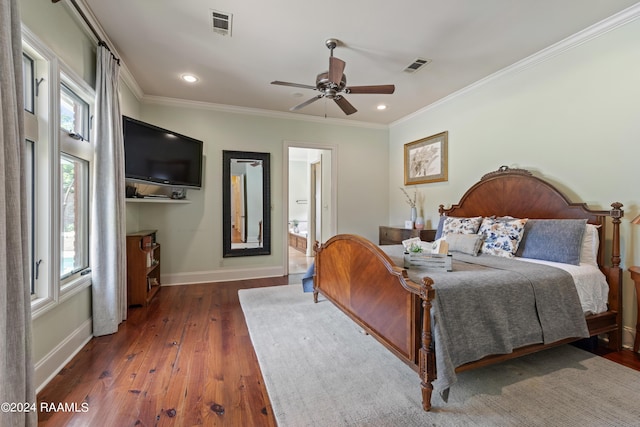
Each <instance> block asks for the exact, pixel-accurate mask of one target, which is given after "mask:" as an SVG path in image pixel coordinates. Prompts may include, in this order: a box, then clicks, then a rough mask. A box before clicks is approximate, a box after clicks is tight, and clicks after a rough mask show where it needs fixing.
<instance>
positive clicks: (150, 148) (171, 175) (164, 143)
mask: <svg viewBox="0 0 640 427" xmlns="http://www.w3.org/2000/svg"><path fill="white" fill-rule="evenodd" d="M122 119H123V126H122V127H123V133H124V164H125V166H124V170H125V178H126V179H127V180H128V181H134V182H143V183H149V184H154V185H163V186H168V187H177V188H194V189H200V188H201V187H202V141H199V140H197V139H194V138H190V137H188V136H184V135H181V134H179V133H176V132H173V131H170V130H167V129H162V128H160V127H158V126H154V125H151V124H149V123H144V122H141V121H139V120H135V119H132V118H131V117H126V116H123V117H122Z"/></svg>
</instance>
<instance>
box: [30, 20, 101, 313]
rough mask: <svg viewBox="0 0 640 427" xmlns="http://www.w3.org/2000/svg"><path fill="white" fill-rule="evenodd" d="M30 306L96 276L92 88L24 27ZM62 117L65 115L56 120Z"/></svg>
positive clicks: (41, 307) (36, 307) (47, 302)
mask: <svg viewBox="0 0 640 427" xmlns="http://www.w3.org/2000/svg"><path fill="white" fill-rule="evenodd" d="M22 36H23V37H22V41H23V54H24V55H23V78H24V83H25V84H24V94H23V95H24V101H25V114H24V117H25V121H24V122H25V138H26V141H25V157H26V170H25V172H26V177H25V178H26V182H27V209H28V215H29V218H28V221H29V222H28V224H29V241H28V242H29V248H28V253H29V258H30V268H29V269H28V270H29V283H27V284H25V286H30V289H31V312H32V317H33V318H36V317H38V316H39V315H41V314H42V313H44V312H45V311H47V310H48V309H49V308H52V307H55V306H56V305H58V304H59V303H60V302H61V301H63V300H64V299H65V298H68V297H69V296H70V295H73V294H74V293H75V292H76V291H77V290H79V289H83V288H85V287H87V286H90V284H91V274H88V273H89V272H90V271H91V270H90V258H89V223H90V172H91V160H92V158H93V145H92V143H91V142H90V139H91V138H90V136H91V128H90V123H91V122H90V118H91V116H90V115H91V110H92V108H93V103H94V97H95V94H94V91H93V89H92V88H91V87H90V86H89V85H88V84H87V83H86V82H85V81H84V80H83V79H82V78H81V77H79V76H78V75H77V74H76V73H75V72H74V71H73V70H71V69H70V68H68V67H67V66H66V65H65V64H64V63H63V62H62V61H61V60H60V59H59V58H57V57H56V55H55V54H54V53H53V52H52V51H51V50H50V49H49V48H48V47H47V46H46V45H44V44H43V43H42V42H40V41H39V40H38V39H37V38H36V37H35V36H34V35H33V34H32V33H31V32H30V31H29V30H28V29H27V28H25V27H23V32H22ZM54 118H55V120H56V121H57V120H58V118H59V119H60V122H59V123H56V122H55V121H54Z"/></svg>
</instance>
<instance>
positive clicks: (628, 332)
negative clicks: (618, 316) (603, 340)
mask: <svg viewBox="0 0 640 427" xmlns="http://www.w3.org/2000/svg"><path fill="white" fill-rule="evenodd" d="M635 338H636V328H632V327H630V326H623V327H622V347H624V348H628V349H633V341H634V340H635Z"/></svg>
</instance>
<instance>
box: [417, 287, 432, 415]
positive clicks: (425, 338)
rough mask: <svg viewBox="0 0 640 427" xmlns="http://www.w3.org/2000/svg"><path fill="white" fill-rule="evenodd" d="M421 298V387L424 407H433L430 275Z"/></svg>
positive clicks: (426, 409)
mask: <svg viewBox="0 0 640 427" xmlns="http://www.w3.org/2000/svg"><path fill="white" fill-rule="evenodd" d="M422 285H423V286H422V289H421V290H420V298H421V299H422V346H421V347H420V359H419V362H418V367H419V370H420V388H421V389H422V408H423V409H424V410H425V411H429V410H430V409H431V394H432V392H433V384H432V382H433V381H434V380H435V379H436V358H435V349H434V347H433V345H434V344H433V336H432V334H431V301H432V300H433V298H434V296H435V291H434V290H433V280H431V279H430V278H429V277H424V278H423V279H422Z"/></svg>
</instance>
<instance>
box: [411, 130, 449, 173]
mask: <svg viewBox="0 0 640 427" xmlns="http://www.w3.org/2000/svg"><path fill="white" fill-rule="evenodd" d="M448 143H449V132H448V131H445V132H441V133H438V134H435V135H431V136H428V137H426V138H422V139H419V140H417V141H413V142H409V143H407V144H404V185H415V184H426V183H430V182H442V181H447V180H448V179H449V174H448V158H447V157H448Z"/></svg>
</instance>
